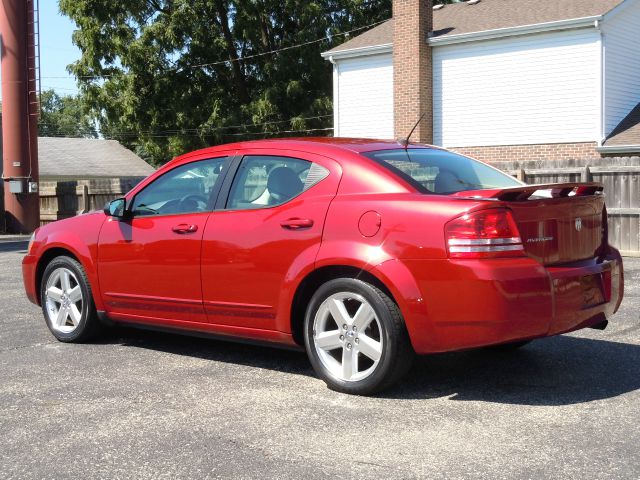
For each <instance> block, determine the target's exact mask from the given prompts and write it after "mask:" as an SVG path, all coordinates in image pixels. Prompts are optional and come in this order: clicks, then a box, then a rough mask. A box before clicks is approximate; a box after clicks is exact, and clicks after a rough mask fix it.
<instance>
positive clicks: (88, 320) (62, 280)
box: [40, 256, 102, 343]
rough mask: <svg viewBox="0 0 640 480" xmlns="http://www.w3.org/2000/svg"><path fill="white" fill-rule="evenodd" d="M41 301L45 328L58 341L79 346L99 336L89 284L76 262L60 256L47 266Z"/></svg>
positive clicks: (100, 328)
mask: <svg viewBox="0 0 640 480" xmlns="http://www.w3.org/2000/svg"><path fill="white" fill-rule="evenodd" d="M40 300H41V303H42V312H43V313H44V318H45V321H46V322H47V327H49V330H50V331H51V333H52V334H53V336H54V337H56V338H57V339H58V340H59V341H61V342H69V343H82V342H86V341H88V340H91V339H92V338H95V337H96V336H97V335H98V334H99V333H100V332H101V330H102V324H101V323H100V320H99V319H98V314H97V312H96V307H95V304H94V302H93V294H92V292H91V284H90V283H89V280H88V279H87V275H86V273H85V271H84V268H82V265H81V264H80V263H79V262H78V261H77V260H75V259H73V258H71V257H66V256H60V257H56V258H54V259H53V260H52V261H51V262H50V263H49V264H48V265H47V268H45V270H44V274H43V275H42V282H41V284H40Z"/></svg>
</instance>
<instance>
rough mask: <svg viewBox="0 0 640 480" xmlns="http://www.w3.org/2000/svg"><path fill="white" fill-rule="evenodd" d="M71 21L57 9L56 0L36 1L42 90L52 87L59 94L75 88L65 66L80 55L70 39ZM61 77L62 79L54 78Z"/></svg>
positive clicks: (74, 91)
mask: <svg viewBox="0 0 640 480" xmlns="http://www.w3.org/2000/svg"><path fill="white" fill-rule="evenodd" d="M75 28H76V26H75V24H74V23H73V22H72V21H71V20H70V19H69V18H68V17H65V16H64V15H62V14H61V13H60V12H59V11H58V1H57V0H40V72H41V76H42V90H47V89H49V88H53V89H54V90H55V91H56V92H57V93H58V94H59V95H72V94H74V93H76V92H77V91H78V88H77V85H76V80H75V78H74V77H73V76H71V75H70V74H69V73H68V72H67V70H66V67H67V65H69V64H70V63H73V62H74V61H76V60H78V59H79V58H80V50H78V48H77V47H75V46H74V45H73V43H72V41H71V35H72V34H73V31H74V30H75ZM55 77H63V78H55Z"/></svg>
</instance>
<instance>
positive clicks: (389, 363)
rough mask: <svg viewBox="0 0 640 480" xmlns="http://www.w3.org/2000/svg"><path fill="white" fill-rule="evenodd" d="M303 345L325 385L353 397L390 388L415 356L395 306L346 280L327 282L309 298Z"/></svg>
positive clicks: (361, 284) (372, 288)
mask: <svg viewBox="0 0 640 480" xmlns="http://www.w3.org/2000/svg"><path fill="white" fill-rule="evenodd" d="M305 346H306V349H307V354H308V355H309V359H310V361H311V364H312V366H313V368H314V370H315V371H316V373H317V374H318V376H319V377H320V378H321V379H322V380H324V382H325V383H326V384H327V386H328V387H329V388H330V389H332V390H336V391H338V392H343V393H349V394H354V395H368V394H372V393H375V392H379V391H381V390H384V389H385V388H388V387H390V386H391V385H392V384H394V383H395V382H397V381H398V380H399V379H400V378H402V377H403V376H404V375H405V374H406V373H407V371H408V370H409V368H410V367H411V363H412V361H413V357H414V356H415V354H414V352H413V348H412V347H411V343H410V341H409V336H408V334H407V330H406V327H405V324H404V320H403V318H402V314H401V313H400V310H399V308H398V306H397V305H396V304H395V302H394V301H393V300H392V299H391V298H389V296H388V295H387V294H385V293H384V292H383V291H382V290H380V289H378V288H376V287H375V286H373V285H370V284H368V283H365V282H363V281H360V280H354V279H351V278H340V279H336V280H331V281H329V282H327V283H325V284H324V285H322V286H321V287H320V288H319V289H318V291H317V292H316V293H315V294H314V295H313V297H312V298H311V302H310V303H309V307H308V308H307V313H306V316H305Z"/></svg>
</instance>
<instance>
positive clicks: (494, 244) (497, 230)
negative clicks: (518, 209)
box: [445, 209, 525, 258]
mask: <svg viewBox="0 0 640 480" xmlns="http://www.w3.org/2000/svg"><path fill="white" fill-rule="evenodd" d="M445 237H446V240H447V249H448V251H449V257H450V258H496V257H522V256H524V255H525V253H524V247H523V245H522V239H521V238H520V232H518V227H517V225H516V222H515V221H514V220H513V216H512V215H511V212H510V211H509V210H506V209H492V210H480V211H478V212H473V213H468V214H466V215H463V216H461V217H458V218H456V219H454V220H451V221H450V222H449V223H447V225H446V226H445Z"/></svg>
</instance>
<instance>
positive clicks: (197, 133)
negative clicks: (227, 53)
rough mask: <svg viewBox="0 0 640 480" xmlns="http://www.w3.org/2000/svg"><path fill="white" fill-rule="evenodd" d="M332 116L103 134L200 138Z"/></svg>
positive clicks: (252, 133)
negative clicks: (207, 134) (219, 133)
mask: <svg viewBox="0 0 640 480" xmlns="http://www.w3.org/2000/svg"><path fill="white" fill-rule="evenodd" d="M332 116H333V115H330V114H329V115H316V116H314V117H291V118H289V119H288V120H274V121H269V122H261V123H247V124H242V125H223V126H219V127H213V126H211V127H195V128H175V129H167V130H106V131H105V132H104V133H103V134H104V135H109V136H110V137H139V136H161V137H170V136H172V135H186V136H189V134H190V133H193V134H195V135H193V136H200V135H202V134H206V133H215V132H218V131H223V130H230V129H234V128H251V127H264V126H269V125H280V124H282V123H291V122H293V121H296V120H297V121H306V120H320V119H323V118H328V117H332ZM263 133H264V134H268V133H271V132H244V133H236V134H224V135H245V134H246V135H256V134H263Z"/></svg>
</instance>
